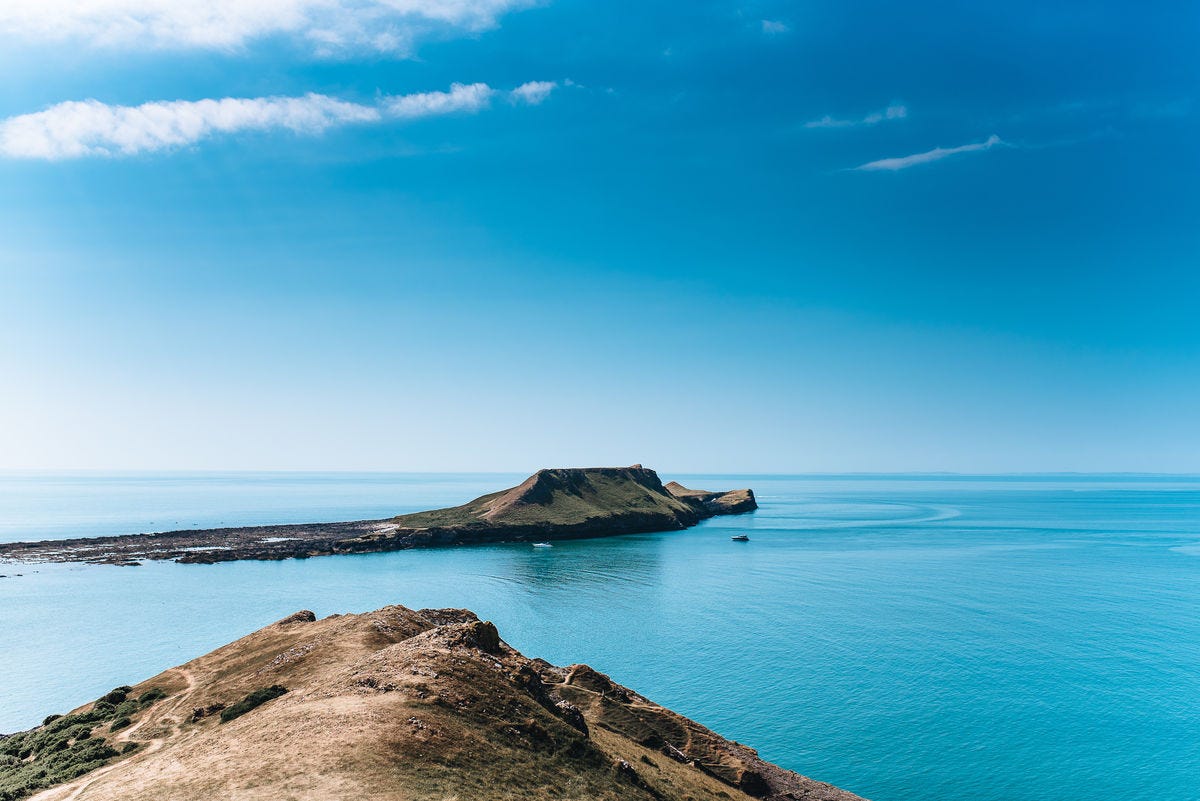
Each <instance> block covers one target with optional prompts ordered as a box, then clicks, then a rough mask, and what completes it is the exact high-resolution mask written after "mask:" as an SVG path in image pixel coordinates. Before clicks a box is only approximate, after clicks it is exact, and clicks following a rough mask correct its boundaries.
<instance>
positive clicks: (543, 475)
mask: <svg viewBox="0 0 1200 801" xmlns="http://www.w3.org/2000/svg"><path fill="white" fill-rule="evenodd" d="M756 508H758V504H757V503H756V502H755V500H754V492H753V491H751V490H748V489H744V490H734V491H732V492H708V491H706V490H689V489H687V488H686V487H683V486H682V485H680V484H677V483H676V482H671V483H670V484H668V485H666V486H663V483H662V481H660V480H659V477H658V474H657V473H655V472H654V471H653V470H649V469H646V468H644V467H642V466H641V465H633V466H632V467H588V468H566V469H554V470H539V471H538V472H537V473H535V474H534V475H532V476H530V477H529V478H528V479H526V480H525V481H523V482H522V483H521V484H519V485H517V486H516V487H513V488H511V489H507V490H503V491H501V492H494V493H491V494H489V495H484V496H483V497H480V498H476V499H475V500H473V501H471V502H470V503H465V504H463V505H462V506H455V507H451V508H449V509H437V510H434V511H429V512H418V513H416V514H410V515H401V516H399V517H394V518H390V519H387V520H359V521H353V522H348V523H306V524H300V525H281V526H252V527H245V528H220V529H193V530H186V531H168V532H162V533H158V534H133V535H128V536H121V537H92V538H86V539H72V540H54V541H46V542H16V543H5V544H0V559H12V560H16V561H25V562H31V561H54V562H105V563H110V564H130V563H136V562H137V560H140V559H175V560H177V561H179V562H199V563H210V562H225V561H233V560H237V559H290V558H303V557H310V556H328V555H332V554H339V553H377V552H381V551H397V550H403V549H405V548H420V547H432V546H441V545H469V544H477V543H486V542H536V541H539V540H559V539H575V538H581V537H602V536H610V535H614V534H639V533H646V532H652V531H673V530H677V529H682V528H687V527H689V526H694V525H695V524H696V523H698V522H699V521H701V520H703V519H705V518H708V517H712V516H714V515H723V514H741V513H743V512H749V511H753V510H754V509H756Z"/></svg>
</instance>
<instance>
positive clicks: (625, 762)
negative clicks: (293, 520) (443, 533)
mask: <svg viewBox="0 0 1200 801" xmlns="http://www.w3.org/2000/svg"><path fill="white" fill-rule="evenodd" d="M681 667H682V666H681ZM34 793H36V795H34V798H35V799H36V801H68V799H76V798H83V799H91V800H92V801H164V800H166V799H169V800H170V801H211V799H224V798H229V799H240V801H276V799H293V801H447V800H448V799H462V800H463V801H465V799H472V801H502V800H503V801H513V800H515V799H543V798H544V799H564V801H623V800H625V799H629V800H631V801H641V800H644V801H750V799H767V800H768V801H802V800H803V801H861V800H860V799H858V797H857V796H855V795H853V794H851V793H848V792H845V791H843V790H839V789H837V788H836V787H833V786H831V785H828V784H824V783H822V782H818V781H814V780H812V779H808V778H805V777H803V776H800V775H798V774H796V773H793V772H791V771H789V770H785V769H783V768H781V767H779V766H777V765H773V764H771V763H769V762H767V761H765V760H763V759H762V758H761V757H759V755H758V754H757V752H755V751H754V750H753V749H752V748H749V747H747V746H745V745H741V744H739V743H736V742H732V741H730V740H726V739H725V738H723V737H721V736H720V735H719V734H716V733H715V732H713V731H711V730H709V729H707V728H705V727H704V726H701V725H700V724H698V723H696V722H694V721H692V720H689V719H687V718H685V717H683V716H682V715H678V714H676V713H674V712H672V711H671V710H669V709H665V708H664V707H661V706H659V705H657V704H655V703H654V702H653V701H651V700H649V699H647V698H646V697H644V696H642V695H639V694H638V693H636V692H634V691H633V690H630V689H628V688H626V687H622V686H621V685H619V684H617V683H616V682H614V681H613V680H612V679H610V678H609V677H608V676H606V675H604V674H603V673H600V672H599V671H596V670H594V669H592V668H590V667H588V666H587V665H579V664H577V665H570V666H568V667H557V666H555V665H552V664H550V663H548V662H546V661H544V660H540V659H530V658H527V657H525V656H523V655H522V654H521V653H519V652H518V651H516V650H515V649H513V648H512V647H510V646H509V645H508V644H507V643H505V642H504V641H503V640H502V639H501V638H500V635H499V633H498V632H497V630H496V627H495V626H493V625H492V624H491V623H489V622H485V621H481V620H479V618H478V617H476V616H475V615H474V614H472V613H471V612H468V611H465V610H460V609H423V610H420V611H414V610H411V609H407V608H405V607H402V606H389V607H386V608H384V609H380V610H378V611H376V612H370V613H367V614H361V615H333V616H330V617H326V618H323V619H320V620H318V619H317V617H316V615H314V614H313V613H312V612H298V613H296V614H294V615H291V616H289V617H287V618H285V619H283V620H281V621H279V622H278V623H275V624H272V625H270V626H267V627H266V628H263V629H260V630H259V631H257V632H255V633H253V634H250V635H248V636H246V637H243V638H242V639H240V640H237V641H236V642H233V643H231V644H229V645H226V646H224V647H222V648H219V649H217V650H216V651H213V652H212V653H210V654H208V655H206V656H202V657H200V658H198V659H195V660H193V661H191V662H188V663H186V664H184V665H181V666H179V667H176V668H172V669H170V670H167V671H165V672H163V673H161V674H159V675H158V676H155V677H153V678H151V679H149V680H147V681H144V682H142V683H140V684H137V685H134V686H126V687H119V688H117V689H115V690H113V691H112V692H111V693H108V694H107V695H105V696H104V697H103V698H101V699H98V700H97V701H95V702H93V703H91V704H87V705H85V706H83V707H80V708H79V709H77V710H75V711H74V712H71V713H70V714H67V715H64V716H58V715H53V716H51V717H49V718H47V719H46V722H45V723H44V724H43V725H42V726H40V727H38V728H36V729H32V730H30V731H27V732H22V733H20V734H16V735H12V736H10V737H8V738H3V739H0V801H16V800H17V799H24V798H26V797H28V796H30V795H31V794H34Z"/></svg>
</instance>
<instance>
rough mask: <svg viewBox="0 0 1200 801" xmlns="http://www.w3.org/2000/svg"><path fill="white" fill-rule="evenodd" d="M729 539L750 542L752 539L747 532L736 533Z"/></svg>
mask: <svg viewBox="0 0 1200 801" xmlns="http://www.w3.org/2000/svg"><path fill="white" fill-rule="evenodd" d="M729 539H731V540H733V541H734V542H749V541H750V537H749V535H747V534H734V535H733V536H732V537H730V538H729Z"/></svg>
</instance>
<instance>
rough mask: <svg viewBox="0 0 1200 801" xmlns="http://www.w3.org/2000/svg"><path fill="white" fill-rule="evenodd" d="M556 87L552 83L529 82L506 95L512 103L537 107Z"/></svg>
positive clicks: (555, 84)
mask: <svg viewBox="0 0 1200 801" xmlns="http://www.w3.org/2000/svg"><path fill="white" fill-rule="evenodd" d="M557 86H558V84H557V83H555V82H554V81H530V82H529V83H523V84H521V85H520V86H518V87H517V88H516V89H513V90H512V91H511V92H509V93H508V96H509V98H510V99H511V100H512V101H513V102H514V103H527V104H529V105H531V106H537V105H540V104H541V103H542V101H543V100H545V99H546V98H547V97H549V96H550V93H551V92H553V91H554V90H555V88H556V87H557Z"/></svg>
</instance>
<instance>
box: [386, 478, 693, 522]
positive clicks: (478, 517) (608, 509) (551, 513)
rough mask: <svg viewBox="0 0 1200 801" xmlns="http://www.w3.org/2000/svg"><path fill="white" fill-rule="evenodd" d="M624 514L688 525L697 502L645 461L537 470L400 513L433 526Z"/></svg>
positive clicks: (586, 519)
mask: <svg viewBox="0 0 1200 801" xmlns="http://www.w3.org/2000/svg"><path fill="white" fill-rule="evenodd" d="M623 514H639V515H651V516H657V517H661V518H662V519H663V520H664V521H668V522H670V523H672V524H673V523H679V524H681V525H688V524H690V523H694V522H695V521H696V520H698V519H699V518H700V511H699V510H698V509H697V508H696V506H695V505H693V504H691V503H688V502H687V501H686V500H683V499H681V498H677V497H676V496H674V495H672V494H671V493H670V492H668V491H667V489H666V488H665V487H664V486H663V484H662V481H660V480H659V478H658V474H657V473H655V472H654V471H653V470H648V469H646V468H644V467H642V466H641V465H634V466H633V467H585V468H565V469H556V470H539V471H538V472H536V473H534V474H533V475H532V476H530V477H529V478H527V479H525V481H523V482H522V483H521V484H519V485H517V486H515V487H513V488H512V489H507V490H503V491H501V492H494V493H491V494H490V495H484V496H483V497H482V498H476V499H475V500H473V501H471V502H470V503H466V504H463V505H462V506H455V507H453V508H450V509H438V510H435V511H431V512H417V513H416V514H411V515H401V516H400V517H397V518H396V522H397V523H398V524H399V525H400V526H401V527H403V528H430V527H434V526H467V525H472V526H480V525H487V526H527V525H547V526H576V525H580V524H585V523H588V522H589V521H597V520H602V519H605V518H610V517H615V516H618V515H623Z"/></svg>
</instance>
